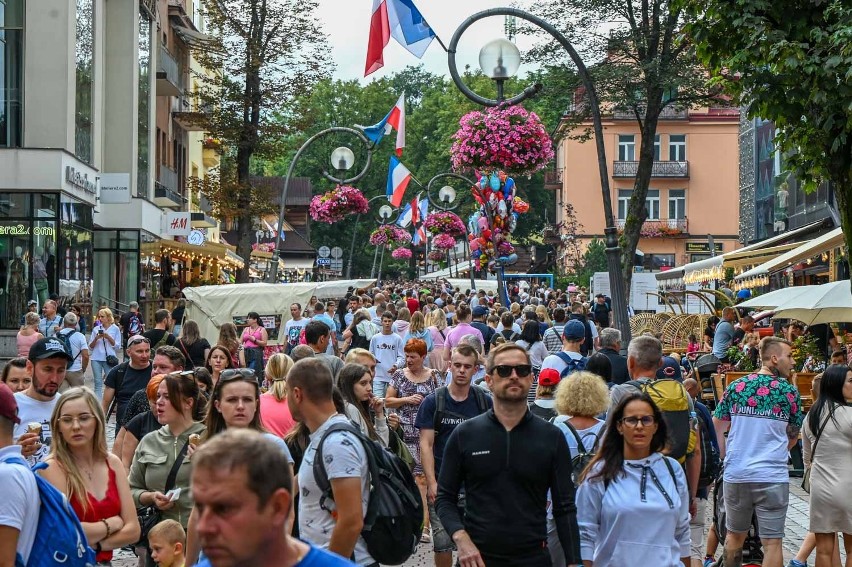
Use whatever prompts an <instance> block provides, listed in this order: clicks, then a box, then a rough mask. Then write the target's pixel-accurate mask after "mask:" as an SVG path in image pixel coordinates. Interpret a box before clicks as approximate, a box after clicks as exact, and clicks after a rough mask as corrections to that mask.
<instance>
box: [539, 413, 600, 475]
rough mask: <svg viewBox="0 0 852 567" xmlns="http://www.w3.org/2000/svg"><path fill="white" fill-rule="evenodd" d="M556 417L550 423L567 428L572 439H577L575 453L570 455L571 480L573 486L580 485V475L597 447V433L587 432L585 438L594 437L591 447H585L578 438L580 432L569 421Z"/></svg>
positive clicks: (560, 427) (590, 460)
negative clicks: (559, 419) (558, 419)
mask: <svg viewBox="0 0 852 567" xmlns="http://www.w3.org/2000/svg"><path fill="white" fill-rule="evenodd" d="M555 420H556V418H554V419H552V420H551V423H553V424H554V425H556V427H558V428H559V429H562V430H563V431H564V429H563V427H564V428H567V429H568V431H570V432H571V434H572V435H573V436H574V439H576V440H577V454H576V455H574V456H572V457H571V480H573V481H574V485H575V486H580V475H581V474H583V471H584V470H586V467H587V466H589V463H591V462H592V459H593V458H594V456H595V451H596V450H597V447H598V436H597V434H594V433H592V434H589V435H587V436H586V438H589V437H594V443H593V444H592V446H591V447H589V448H588V449H586V445H585V444H584V443H583V440H582V439H581V438H580V434H579V433H578V432H577V430H576V429H575V428H574V426H573V425H571V423H569V422H568V421H567V420H566V421H560V422H557V421H555Z"/></svg>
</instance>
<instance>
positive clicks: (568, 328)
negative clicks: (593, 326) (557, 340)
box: [562, 319, 586, 341]
mask: <svg viewBox="0 0 852 567" xmlns="http://www.w3.org/2000/svg"><path fill="white" fill-rule="evenodd" d="M562 336H563V337H565V338H566V339H568V340H569V341H570V340H575V341H576V340H579V339H585V338H586V326H585V325H584V324H583V322H582V321H578V320H577V319H571V320H570V321H568V322H567V323H565V329H563V331H562Z"/></svg>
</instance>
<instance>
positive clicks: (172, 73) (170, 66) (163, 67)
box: [157, 45, 184, 96]
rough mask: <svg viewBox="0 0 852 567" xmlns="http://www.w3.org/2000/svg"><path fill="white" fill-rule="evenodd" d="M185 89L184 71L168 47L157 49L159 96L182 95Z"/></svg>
mask: <svg viewBox="0 0 852 567" xmlns="http://www.w3.org/2000/svg"><path fill="white" fill-rule="evenodd" d="M183 91H184V88H183V72H182V68H181V66H180V65H178V63H177V61H175V58H174V57H172V54H171V53H169V51H168V49H166V48H165V47H163V46H162V45H160V49H159V50H158V51H157V96H180V95H181V93H182V92H183Z"/></svg>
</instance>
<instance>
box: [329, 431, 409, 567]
mask: <svg viewBox="0 0 852 567" xmlns="http://www.w3.org/2000/svg"><path fill="white" fill-rule="evenodd" d="M335 431H347V432H349V433H351V434H352V435H354V436H355V437H357V438H358V440H359V441H361V445H363V447H364V452H365V453H366V454H367V461H368V463H369V469H370V502H369V504H367V514H366V516H365V517H364V527H363V529H362V530H361V537H363V538H364V542H365V543H366V544H367V551H368V552H369V553H370V555H371V556H372V557H373V559H374V560H375V561H376V562H377V563H381V564H384V565H401V564H403V563H405V561H406V560H408V558H409V557H411V556H412V555H413V554H414V551H415V548H416V547H417V544H418V542H419V541H420V534H421V531H422V529H423V501H422V500H421V499H420V490H419V489H418V488H417V483H416V482H415V481H414V476H413V475H412V474H411V471H410V470H409V468H408V466H407V465H406V464H405V463H404V462H402V461H401V460H400V459H399V457H397V456H396V455H394V454H393V453H391V452H390V451H387V450H386V449H385V448H384V447H382V446H381V445H380V444H379V443H377V442H376V441H373V440H372V439H369V438H368V437H366V436H365V435H364V434H363V433H361V429H360V428H359V427H357V426H355V425H354V424H352V423H348V422H347V423H343V422H341V423H335V424H332V425H331V426H330V427H329V428H328V429H327V430H326V431H325V433H323V436H322V438H321V439H320V442H319V444H318V445H317V452H316V456H315V457H314V464H313V473H314V479H315V480H316V483H317V486H318V487H319V489H320V490H321V491H322V496H321V497H320V508H322V509H323V510H326V511H329V510H328V509H327V508H325V506H324V501H325V500H326V499H331V500H334V495H333V494H332V491H331V483H330V482H329V480H328V474H327V473H326V472H325V464H324V463H325V460H324V459H323V455H322V447H323V444H324V443H325V440H326V438H327V437H328V436H329V434H330V433H333V432H335Z"/></svg>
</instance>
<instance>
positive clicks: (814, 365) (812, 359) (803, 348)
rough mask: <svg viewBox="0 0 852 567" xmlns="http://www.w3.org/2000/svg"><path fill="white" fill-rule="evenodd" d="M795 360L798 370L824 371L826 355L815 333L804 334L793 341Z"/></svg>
mask: <svg viewBox="0 0 852 567" xmlns="http://www.w3.org/2000/svg"><path fill="white" fill-rule="evenodd" d="M793 360H794V361H795V362H796V365H795V367H794V370H795V371H796V372H822V371H823V370H825V357H824V356H823V354H822V351H821V350H820V348H819V343H817V339H816V337H815V336H813V335H802V336H800V337H796V339H795V340H794V341H793Z"/></svg>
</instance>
